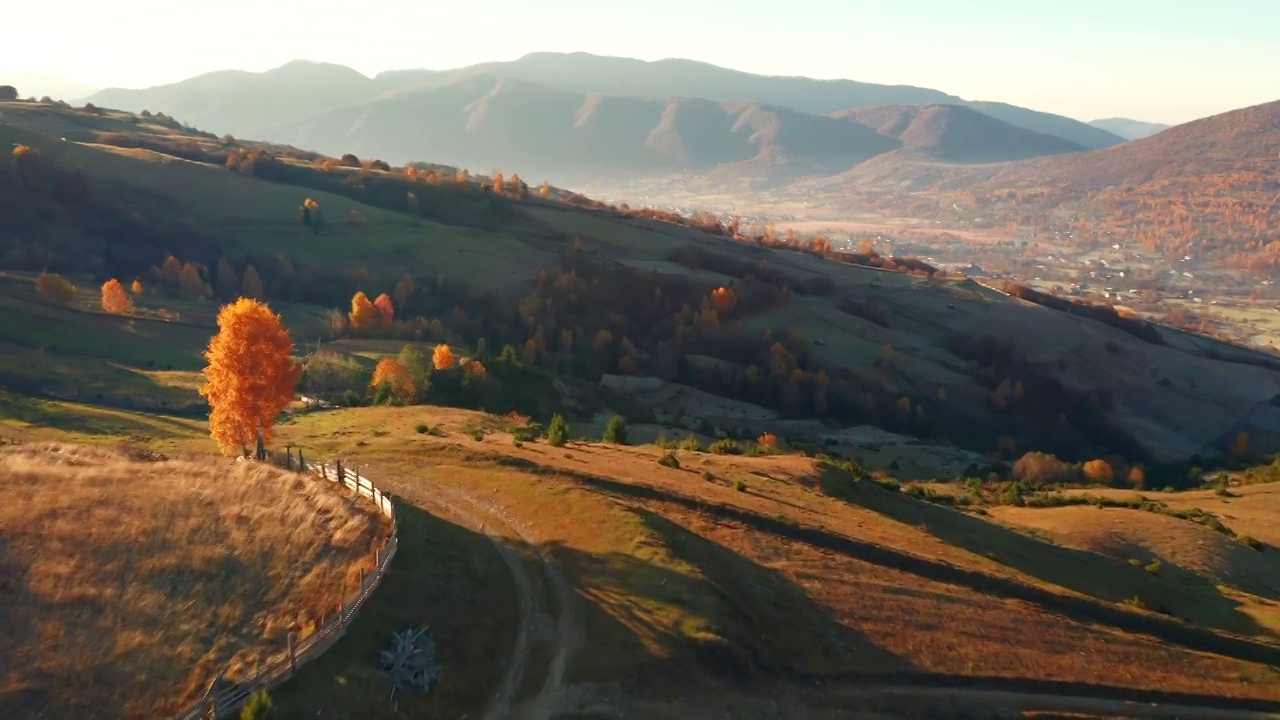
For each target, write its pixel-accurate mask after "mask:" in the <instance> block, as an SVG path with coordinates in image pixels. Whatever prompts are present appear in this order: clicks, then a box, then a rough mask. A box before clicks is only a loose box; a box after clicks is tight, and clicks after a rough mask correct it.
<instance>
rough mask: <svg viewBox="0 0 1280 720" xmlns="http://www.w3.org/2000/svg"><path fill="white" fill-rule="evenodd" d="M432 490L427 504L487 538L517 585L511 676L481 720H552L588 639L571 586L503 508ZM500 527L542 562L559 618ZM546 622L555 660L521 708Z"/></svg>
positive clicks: (458, 493) (451, 491)
mask: <svg viewBox="0 0 1280 720" xmlns="http://www.w3.org/2000/svg"><path fill="white" fill-rule="evenodd" d="M433 489H434V490H435V491H437V493H438V494H437V495H436V496H435V497H431V496H425V497H423V498H422V499H423V500H424V501H425V502H426V503H427V504H430V505H434V506H435V507H437V508H438V509H439V510H442V511H444V512H446V513H449V514H451V515H453V516H455V517H457V518H458V519H459V520H462V521H463V522H465V523H466V524H468V525H470V526H471V527H472V528H473V529H475V530H477V531H479V532H481V533H483V534H484V535H485V536H486V537H487V538H488V539H489V541H490V542H491V543H493V546H494V548H496V549H497V551H498V554H499V555H500V556H501V557H502V561H503V563H505V564H506V566H507V569H508V570H509V571H510V572H511V577H512V579H513V580H514V581H515V585H516V597H517V603H518V605H519V614H520V630H519V632H518V633H517V634H516V641H515V647H514V648H513V649H512V651H511V655H510V657H509V658H508V659H507V663H506V664H507V670H506V673H504V674H503V677H502V681H501V682H500V683H499V684H498V687H497V688H496V689H495V690H494V694H493V697H492V698H491V699H490V700H489V704H488V706H487V707H486V708H485V711H484V714H483V715H482V716H481V720H548V718H550V717H551V713H552V712H553V711H554V708H555V706H556V704H557V700H558V699H559V697H560V694H561V690H562V688H563V686H564V676H565V670H566V669H567V667H568V665H569V660H570V658H571V657H572V656H573V653H574V652H575V651H576V650H577V648H578V647H579V646H580V645H581V642H582V639H583V638H584V636H585V630H584V628H583V626H582V622H581V618H580V617H579V616H578V613H577V610H576V608H575V606H574V601H573V593H572V591H571V590H570V588H569V584H568V582H566V581H565V579H564V576H563V574H561V572H560V570H559V568H557V567H556V565H555V562H554V561H553V560H551V558H549V557H547V555H546V554H545V553H544V552H543V551H542V548H541V547H540V546H539V545H538V544H537V542H536V541H535V540H534V539H533V538H532V537H531V536H530V532H531V531H530V529H529V528H528V526H527V525H525V524H524V523H521V522H519V521H518V520H515V519H514V518H512V517H511V516H510V515H509V514H508V513H507V512H506V510H505V509H504V508H502V507H501V506H498V505H497V504H495V503H493V502H487V501H484V500H481V499H478V498H476V497H475V496H473V495H470V494H468V493H466V492H464V491H462V490H459V489H457V488H451V487H447V486H445V485H441V484H436V485H434V486H433ZM497 528H505V529H506V530H507V531H509V532H510V533H511V534H512V535H514V536H515V537H516V538H517V539H518V540H519V541H520V542H521V543H523V544H524V545H525V546H527V547H528V548H529V549H530V550H532V551H533V553H534V554H535V556H536V557H537V558H538V561H539V563H538V570H537V574H538V575H540V576H541V577H542V578H543V579H544V580H545V581H546V585H547V587H548V588H550V590H551V592H552V594H553V596H554V598H555V605H556V614H555V615H554V616H553V615H552V614H551V613H550V612H547V611H546V609H544V608H543V607H542V604H541V603H540V602H539V599H538V594H537V592H536V591H535V589H534V580H533V577H532V576H531V574H530V572H529V568H528V567H527V566H526V564H525V562H524V561H523V560H522V559H521V557H520V549H519V548H518V547H516V546H515V545H514V544H513V543H512V542H511V540H510V539H509V538H508V537H507V536H505V535H503V534H502V533H500V532H499V531H498V530H497ZM542 617H548V618H551V620H552V623H553V624H554V626H555V632H554V634H553V636H552V637H551V639H550V643H551V648H552V653H551V661H550V663H549V665H548V667H547V674H546V678H545V680H544V681H543V684H542V687H541V688H540V689H539V690H538V694H537V695H535V696H534V697H532V698H529V699H527V700H523V701H521V702H520V704H519V705H518V706H517V704H516V693H517V692H519V689H520V684H521V681H522V680H523V679H524V675H525V670H526V668H527V666H528V663H529V657H530V655H531V653H532V650H533V646H534V644H535V641H534V633H535V632H536V629H537V626H538V622H539V618H542Z"/></svg>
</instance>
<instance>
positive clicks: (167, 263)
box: [160, 255, 182, 288]
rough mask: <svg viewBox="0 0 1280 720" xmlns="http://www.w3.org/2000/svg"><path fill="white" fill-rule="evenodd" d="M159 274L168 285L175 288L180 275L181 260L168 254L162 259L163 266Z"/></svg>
mask: <svg viewBox="0 0 1280 720" xmlns="http://www.w3.org/2000/svg"><path fill="white" fill-rule="evenodd" d="M160 274H161V276H163V277H164V281H165V282H166V283H168V284H169V286H170V287H173V288H177V287H178V282H179V280H180V279H181V276H182V261H180V260H178V258H176V257H174V256H172V255H170V256H169V257H167V258H165V259H164V268H163V269H162V270H161V271H160Z"/></svg>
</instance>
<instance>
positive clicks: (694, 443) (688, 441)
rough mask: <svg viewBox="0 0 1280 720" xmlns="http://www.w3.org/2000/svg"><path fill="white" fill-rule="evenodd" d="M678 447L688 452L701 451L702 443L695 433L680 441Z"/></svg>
mask: <svg viewBox="0 0 1280 720" xmlns="http://www.w3.org/2000/svg"><path fill="white" fill-rule="evenodd" d="M679 448H680V449H681V450H688V451H689V452H702V443H701V442H700V441H699V440H698V436H697V435H690V436H689V437H687V438H685V439H683V440H681V441H680V445H679Z"/></svg>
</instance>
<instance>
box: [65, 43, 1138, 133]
mask: <svg viewBox="0 0 1280 720" xmlns="http://www.w3.org/2000/svg"><path fill="white" fill-rule="evenodd" d="M488 76H493V77H498V78H503V79H509V80H519V81H524V82H527V83H533V84H535V85H541V86H544V87H546V88H548V89H551V90H561V91H566V92H572V93H580V94H588V93H595V94H601V95H606V96H634V97H637V98H664V99H665V98H701V99H705V100H710V101H713V102H729V101H745V102H749V103H759V104H762V105H770V106H778V107H782V108H788V109H791V110H794V111H798V112H801V113H807V114H810V115H825V114H828V113H833V112H839V111H843V110H848V109H850V108H858V107H869V106H877V105H956V106H964V107H969V108H972V109H974V110H977V111H978V112H981V113H983V114H985V115H988V116H990V117H993V118H996V119H998V120H1003V121H1004V122H1006V123H1009V124H1010V125H1014V126H1017V127H1021V128H1023V129H1027V130H1030V131H1032V132H1037V133H1041V134H1045V135H1053V136H1057V137H1059V138H1062V139H1064V140H1067V141H1069V142H1072V143H1075V144H1076V145H1079V146H1081V147H1084V148H1086V149H1088V148H1097V147H1105V146H1109V145H1114V144H1118V143H1120V142H1123V140H1124V138H1122V137H1120V136H1118V135H1115V134H1113V133H1110V132H1108V131H1106V130H1102V129H1100V128H1096V127H1093V126H1090V125H1088V124H1086V123H1082V122H1079V121H1077V120H1072V119H1070V118H1065V117H1062V116H1058V115H1052V114H1049V113H1042V112H1037V111H1035V110H1030V109H1027V108H1020V107H1016V106H1013V105H1007V104H1004V103H995V102H971V101H967V100H964V99H962V98H960V97H957V96H954V95H949V94H947V93H944V92H941V91H938V90H931V89H927V88H918V87H911V86H905V85H877V84H874V83H863V82H856V81H853V80H815V79H812V78H804V77H778V76H765V75H756V74H752V73H746V72H740V71H737V70H730V69H727V68H722V67H718V66H715V65H711V64H708V63H703V62H697V61H693V60H680V59H670V60H658V61H654V62H646V61H642V60H634V59H629V58H616V57H602V56H596V55H590V54H586V53H533V54H530V55H526V56H524V57H522V58H520V59H518V60H513V61H509V62H491V63H482V64H479V65H472V66H468V67H463V68H457V69H453V70H444V71H434V70H397V71H387V72H383V73H380V74H378V75H377V76H376V77H373V78H369V77H366V76H364V75H361V74H360V73H358V72H356V71H354V70H351V69H350V68H346V67H343V66H340V65H332V64H327V63H314V62H308V61H294V62H291V63H288V64H286V65H284V66H282V67H280V68H276V69H274V70H270V71H267V72H263V73H248V72H243V71H220V72H215V73H208V74H205V75H201V76H197V77H194V78H190V79H188V80H184V81H182V82H179V83H174V84H171V85H162V86H158V87H154V88H147V89H143V90H127V89H118V88H113V89H107V90H102V91H100V92H98V93H95V94H94V95H93V96H92V97H91V98H90V100H91V101H92V102H94V103H95V104H98V105H102V106H105V107H114V108H119V109H122V110H129V111H133V112H138V111H141V110H144V109H147V110H151V111H153V112H158V111H163V112H165V113H167V114H169V115H172V116H174V117H177V118H180V119H181V120H183V121H184V122H188V123H191V124H193V125H195V126H197V127H200V128H203V129H207V130H211V131H213V132H217V133H233V134H242V135H246V136H254V137H261V136H264V131H267V130H269V129H271V128H278V127H281V126H284V125H287V124H289V123H293V122H300V121H303V120H306V119H307V118H308V117H310V116H311V115H314V114H317V113H321V112H324V111H327V110H336V109H339V108H348V107H353V106H359V105H362V104H364V103H368V102H371V101H373V100H375V99H389V98H393V97H396V96H399V95H405V94H414V93H421V92H424V91H428V90H435V89H440V88H443V87H446V86H451V85H456V84H457V83H459V82H461V81H464V80H467V79H472V78H477V77H488ZM272 139H280V138H272ZM409 154H410V155H417V156H420V154H418V153H412V152H411V153H409Z"/></svg>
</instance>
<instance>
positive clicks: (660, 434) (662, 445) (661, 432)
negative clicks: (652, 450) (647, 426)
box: [653, 430, 671, 449]
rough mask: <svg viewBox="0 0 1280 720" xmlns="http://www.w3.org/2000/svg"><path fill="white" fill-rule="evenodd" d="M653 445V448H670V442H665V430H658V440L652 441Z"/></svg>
mask: <svg viewBox="0 0 1280 720" xmlns="http://www.w3.org/2000/svg"><path fill="white" fill-rule="evenodd" d="M653 444H654V445H655V446H657V447H660V448H663V449H666V448H669V447H671V441H669V440H667V431H666V430H659V431H658V439H657V440H654V441H653Z"/></svg>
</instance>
